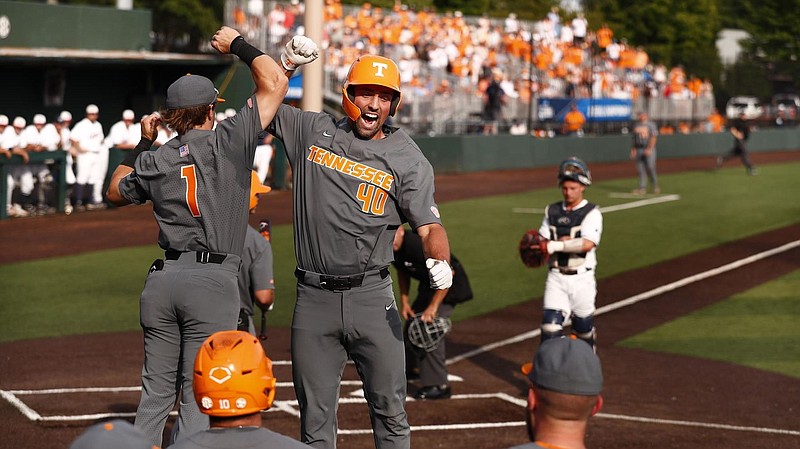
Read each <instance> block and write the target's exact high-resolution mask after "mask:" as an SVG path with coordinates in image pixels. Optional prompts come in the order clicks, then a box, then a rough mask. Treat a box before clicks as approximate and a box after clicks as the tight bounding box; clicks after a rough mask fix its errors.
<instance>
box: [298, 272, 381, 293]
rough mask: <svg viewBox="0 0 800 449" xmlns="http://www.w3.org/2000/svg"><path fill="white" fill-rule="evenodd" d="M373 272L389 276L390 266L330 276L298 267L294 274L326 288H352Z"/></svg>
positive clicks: (359, 285) (299, 278) (300, 278)
mask: <svg viewBox="0 0 800 449" xmlns="http://www.w3.org/2000/svg"><path fill="white" fill-rule="evenodd" d="M373 274H377V275H380V277H381V279H386V277H387V276H389V268H388V267H383V268H381V269H380V270H376V271H368V272H366V273H359V274H353V275H350V276H329V275H327V274H317V273H312V272H310V271H305V270H301V269H299V268H296V269H295V270H294V275H295V277H296V278H297V280H298V281H300V282H302V283H304V284H309V285H313V286H315V287H319V288H321V289H324V290H331V291H335V290H350V289H351V288H356V287H361V284H362V283H364V278H365V277H366V276H370V275H373Z"/></svg>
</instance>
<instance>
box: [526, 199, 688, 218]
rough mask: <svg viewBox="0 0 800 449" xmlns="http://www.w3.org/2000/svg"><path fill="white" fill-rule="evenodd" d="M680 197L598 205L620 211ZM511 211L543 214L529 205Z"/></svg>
mask: <svg viewBox="0 0 800 449" xmlns="http://www.w3.org/2000/svg"><path fill="white" fill-rule="evenodd" d="M680 199H681V196H680V195H663V196H657V197H654V198H647V199H643V200H639V201H631V202H630V203H624V204H617V205H614V206H601V207H600V212H602V213H604V214H605V213H608V212H616V211H620V210H626V209H634V208H637V207H643V206H649V205H651V204H658V203H667V202H669V201H678V200H680ZM511 212H513V213H515V214H539V215H542V214H544V209H535V208H529V207H515V208H513V209H511Z"/></svg>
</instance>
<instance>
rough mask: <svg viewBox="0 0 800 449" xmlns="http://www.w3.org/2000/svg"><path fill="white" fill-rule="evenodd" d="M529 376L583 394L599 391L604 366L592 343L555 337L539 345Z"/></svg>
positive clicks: (556, 388)
mask: <svg viewBox="0 0 800 449" xmlns="http://www.w3.org/2000/svg"><path fill="white" fill-rule="evenodd" d="M528 379H530V381H531V382H533V384H534V385H536V386H538V387H541V388H544V389H545V390H552V391H557V392H559V393H565V394H574V395H580V396H593V395H597V394H600V391H602V389H603V370H602V368H601V367H600V359H599V358H598V357H597V354H595V353H594V351H592V347H591V346H590V345H589V344H588V343H586V342H585V341H583V340H580V339H574V338H567V337H561V338H552V339H549V340H545V341H544V342H542V344H541V345H539V349H538V350H537V351H536V354H535V355H534V356H533V369H532V370H531V371H530V372H529V373H528Z"/></svg>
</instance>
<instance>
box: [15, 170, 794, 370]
mask: <svg viewBox="0 0 800 449" xmlns="http://www.w3.org/2000/svg"><path fill="white" fill-rule="evenodd" d="M799 169H800V163H792V164H778V165H766V166H762V167H760V176H756V177H748V176H745V175H744V172H743V170H741V169H739V168H738V167H737V168H731V169H726V170H721V171H718V172H690V173H685V174H676V175H666V176H661V180H660V181H661V182H660V183H661V185H662V188H663V189H664V192H665V193H671V194H678V195H680V196H681V199H680V200H679V201H673V202H668V203H662V204H656V205H650V206H646V207H640V208H635V209H629V210H624V211H618V212H613V213H607V214H605V215H604V233H603V241H602V242H601V245H600V248H599V250H598V259H599V267H598V268H599V269H598V276H599V277H600V278H603V277H608V276H612V275H615V274H619V273H622V272H625V271H629V270H632V269H636V268H640V267H644V266H648V265H651V264H654V263H657V262H660V261H664V260H668V259H672V258H675V257H678V256H682V255H685V254H688V253H692V252H695V251H698V250H702V249H706V248H710V247H714V246H717V245H719V244H722V243H725V242H727V241H731V240H735V239H740V238H743V237H746V236H749V235H754V234H757V233H759V232H763V231H766V230H771V229H776V228H780V227H784V226H787V225H789V224H792V223H796V222H798V220H800V204H798V203H797V202H796V201H787V198H786V193H787V192H791V191H794V190H796V182H795V177H796V174H797V173H798V170H799ZM633 185H634V182H633V181H632V180H631V179H627V180H613V181H608V182H597V183H596V184H595V185H593V186H592V187H590V188H589V189H588V191H587V197H588V198H589V199H590V200H592V201H594V202H596V203H598V204H600V205H601V206H606V207H607V206H612V205H615V204H621V203H626V202H630V201H632V200H631V199H619V198H612V197H610V196H609V194H611V193H614V192H627V191H629V190H630V188H631V186H633ZM559 198H560V193H559V191H558V190H557V189H556V188H555V186H554V187H553V188H551V189H546V190H537V191H530V192H525V193H520V194H514V195H504V196H496V197H488V198H481V199H471V200H465V201H455V202H449V203H445V204H442V205H440V206H441V207H440V209H441V211H442V217H443V221H444V224H445V226H446V228H447V230H448V234H449V237H450V241H451V245H452V248H453V252H454V253H456V254H457V255H458V257H459V259H461V260H462V262H463V263H464V265H465V267H466V269H467V272H468V273H469V276H470V280H471V282H472V285H473V289H474V290H475V299H474V300H473V301H470V302H468V303H465V304H463V305H461V306H459V308H458V309H457V310H456V314H455V316H454V318H455V319H456V320H459V319H464V318H468V317H471V316H476V315H480V314H483V313H486V312H489V311H492V310H496V309H499V308H503V307H506V306H508V305H512V304H516V303H520V302H523V301H525V300H528V299H531V298H535V297H540V296H541V294H542V289H543V286H544V277H545V271H544V270H531V269H526V268H524V267H523V266H522V264H521V263H520V262H519V258H518V255H517V252H516V244H517V242H518V240H519V237H520V236H521V235H522V233H523V232H524V231H525V230H526V229H528V228H531V227H538V224H539V222H540V221H541V215H535V214H520V213H513V212H512V209H513V208H519V207H522V208H543V207H544V206H545V205H546V204H548V203H551V202H554V201H557V200H558V199H559ZM0 227H2V224H0ZM6 237H8V236H6ZM273 246H274V255H275V261H276V263H275V272H276V286H277V293H276V294H277V301H278V302H277V304H276V306H275V310H274V311H273V312H271V315H270V323H271V324H272V325H274V326H281V325H288V324H289V322H290V320H291V315H292V308H293V305H294V298H295V291H294V283H295V280H294V276H293V275H292V272H293V269H294V252H293V246H292V236H291V227H290V226H274V227H273ZM160 254H161V253H160V251H159V249H158V248H157V246H156V245H155V243H154V244H153V245H152V246H146V247H137V248H125V249H117V250H108V251H99V252H94V253H89V254H85V255H78V256H70V257H62V258H54V259H48V260H41V261H34V262H24V263H18V264H9V265H3V266H0V279H2V281H0V287H1V288H2V291H3V292H4V294H3V296H4V299H3V300H2V301H0V341H14V340H20V339H29V338H39V337H53V336H61V335H72V334H80V333H94V332H112V331H127V330H138V329H139V319H138V298H139V293H140V292H141V289H142V286H143V282H144V279H145V275H146V273H147V269H148V268H149V266H150V263H151V262H152V260H153V259H155V258H157V257H159V256H160ZM792 287H794V288H792ZM762 288H763V289H764V290H765V291H764V292H760V293H758V295H761V296H768V297H781V295H788V294H789V293H788V292H787V289H789V290H788V291H789V292H791V291H794V292H796V291H797V282H796V281H795V283H794V284H792V282H791V281H789V282H788V283H787V282H786V281H780V282H773V283H770V284H766V285H764V286H763V287H762ZM759 291H760V290H759ZM726 304H727V303H726ZM784 304H785V303H784ZM794 305H795V307H793V308H792V307H786V309H787V310H785V312H786V313H785V314H783V315H782V316H788V317H789V318H787V319H794V320H795V321H794V322H796V319H797V318H798V315H800V308H799V307H797V304H796V303H795V304H794ZM754 309H755V310H750V311H749V312H748V315H747V317H742V320H744V321H745V322H743V323H742V325H741V326H740V328H741V329H740V330H741V333H739V335H733V336H729V337H728V340H727V341H728V343H729V344H731V346H732V347H736V346H737V345H736V344H733V342H732V341H731V339H736V340H739V339H741V340H743V341H744V340H746V339H748V338H750V339H753V338H763V337H764V335H765V334H766V335H767V336H771V337H774V338H775V339H776V340H777V339H779V338H786V335H785V334H784V333H785V332H789V333H794V336H793V337H792V338H794V340H791V341H793V342H795V343H797V338H798V337H797V335H800V331H798V330H794V329H796V326H794V327H792V326H789V325H788V324H787V325H786V326H783V329H782V330H781V333H771V334H770V333H765V332H764V331H763V328H762V327H760V326H756V325H752V324H749V323H752V322H753V319H754V318H756V317H758V318H759V319H764V320H765V321H770V322H774V317H773V314H775V313H776V311H775V310H774V308H771V307H764V308H758V307H756V308H754ZM791 312H794V313H793V314H792V313H791ZM705 313H708V312H705ZM711 313H714V312H711ZM720 313H723V312H720ZM686 319H697V318H694V317H687V318H686ZM705 319H709V318H705ZM747 320H749V321H747ZM790 322H791V321H790ZM676 326H677V324H676ZM772 327H775V326H774V325H773V326H772ZM665 329H666V330H658V332H657V333H654V334H652V335H654V336H655V337H647V338H645V336H642V338H643V339H644V340H638V339H634V340H631V344H638V345H645V346H647V347H653V348H657V349H659V350H669V346H671V345H678V346H685V345H684V344H683V343H684V342H681V341H680V339H679V338H677V337H675V338H673V339H670V338H668V337H670V336H671V335H673V334H674V335H681V334H684V335H685V329H682V328H673V327H672V326H669V327H666V328H665ZM714 331H715V329H713V328H711V327H709V326H702V327H700V329H699V330H698V332H707V335H709V336H712V337H713V336H714V335H716V334H714ZM653 332H656V331H655V330H654V331H653ZM646 335H650V333H648V334H646ZM654 339H655V340H656V342H655V343H654V342H653V340H654ZM692 341H693V342H695V343H696V344H694V345H693V346H696V347H697V348H698V350H702V347H704V344H701V343H702V342H703V339H701V338H698V339H696V340H692ZM670 342H672V343H670ZM659 345H661V346H659ZM706 346H707V345H706ZM795 346H797V345H795ZM676 352H677V351H676ZM734 355H735V354H734ZM794 359H798V357H794ZM748 363H749V362H748ZM754 363H755V362H754ZM788 369H789V371H793V372H795V373H797V374H798V375H800V366H796V365H793V366H789V368H788Z"/></svg>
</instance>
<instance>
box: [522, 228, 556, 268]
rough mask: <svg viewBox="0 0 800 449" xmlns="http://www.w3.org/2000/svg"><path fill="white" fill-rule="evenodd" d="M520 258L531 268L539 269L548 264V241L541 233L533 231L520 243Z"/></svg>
mask: <svg viewBox="0 0 800 449" xmlns="http://www.w3.org/2000/svg"><path fill="white" fill-rule="evenodd" d="M519 257H520V259H522V263H523V264H525V266H526V267H529V268H538V267H541V266H542V265H545V264H547V259H548V257H549V254H547V240H546V239H545V238H543V237H542V236H541V235H540V234H539V231H537V230H535V229H531V230H530V231H528V232H526V233H525V234H524V235H523V236H522V239H521V240H520V241H519Z"/></svg>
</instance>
